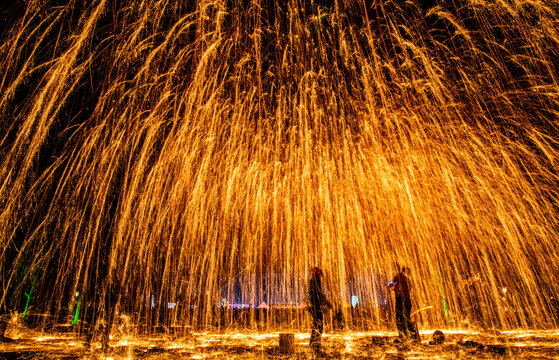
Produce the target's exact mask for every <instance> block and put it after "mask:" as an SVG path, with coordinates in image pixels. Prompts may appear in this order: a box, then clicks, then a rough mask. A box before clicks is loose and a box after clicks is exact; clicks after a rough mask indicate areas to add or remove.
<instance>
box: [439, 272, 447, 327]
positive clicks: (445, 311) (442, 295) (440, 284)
mask: <svg viewBox="0 0 559 360" xmlns="http://www.w3.org/2000/svg"><path fill="white" fill-rule="evenodd" d="M439 279H440V281H441V282H440V283H439V288H440V289H441V297H442V298H443V309H444V317H445V319H447V320H448V311H447V309H446V301H445V299H444V293H443V279H442V277H441V274H440V271H439Z"/></svg>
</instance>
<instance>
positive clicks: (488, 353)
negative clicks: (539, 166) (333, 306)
mask: <svg viewBox="0 0 559 360" xmlns="http://www.w3.org/2000/svg"><path fill="white" fill-rule="evenodd" d="M443 333H444V334H445V342H444V343H443V344H441V345H430V344H429V340H431V339H432V334H433V330H423V331H421V340H422V341H421V343H420V344H406V345H405V346H401V345H396V344H394V343H393V340H394V339H395V335H396V334H395V333H390V332H384V333H383V332H353V331H345V332H339V333H325V334H324V337H323V347H324V352H323V353H322V354H319V355H315V354H313V353H312V352H311V351H310V350H309V347H308V341H309V333H294V337H295V349H294V353H293V354H282V353H280V351H279V333H278V332H269V333H257V332H223V333H210V332H205V333H191V334H187V335H183V336H172V335H165V334H160V335H152V336H135V337H133V336H130V335H126V334H114V335H113V336H111V340H110V342H109V345H110V349H108V350H107V351H105V352H103V351H102V349H101V344H100V343H99V342H92V343H91V344H90V346H86V345H85V344H84V341H83V339H79V338H78V337H77V336H76V335H75V334H73V333H63V332H54V331H50V332H36V331H32V330H27V329H21V328H20V329H18V330H17V331H12V332H11V333H10V332H8V333H7V335H8V336H11V337H12V338H14V339H16V340H15V341H13V342H7V343H0V359H10V360H11V359H107V360H108V359H114V360H117V359H239V360H240V359H315V358H322V359H386V360H395V359H409V360H412V359H535V360H543V359H559V330H541V331H536V330H518V331H502V332H498V331H493V332H483V333H482V332H476V331H459V330H443Z"/></svg>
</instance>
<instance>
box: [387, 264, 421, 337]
mask: <svg viewBox="0 0 559 360" xmlns="http://www.w3.org/2000/svg"><path fill="white" fill-rule="evenodd" d="M409 275H410V269H409V268H408V267H404V268H403V269H402V271H400V272H399V273H398V274H397V275H396V276H395V277H394V279H393V280H392V282H391V283H390V287H391V288H392V290H394V294H395V295H396V304H395V312H396V326H397V327H398V336H399V338H400V340H404V339H407V338H408V337H410V336H414V337H415V336H416V332H417V330H416V329H415V326H414V324H413V323H412V322H411V318H410V313H411V296H410V287H411V286H410V280H409V278H408V276H409Z"/></svg>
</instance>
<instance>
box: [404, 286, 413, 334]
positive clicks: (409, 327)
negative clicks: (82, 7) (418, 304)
mask: <svg viewBox="0 0 559 360" xmlns="http://www.w3.org/2000/svg"><path fill="white" fill-rule="evenodd" d="M403 318H404V331H405V332H406V335H407V336H410V335H413V334H414V331H413V324H412V322H411V299H410V298H409V297H408V296H405V297H404V298H403Z"/></svg>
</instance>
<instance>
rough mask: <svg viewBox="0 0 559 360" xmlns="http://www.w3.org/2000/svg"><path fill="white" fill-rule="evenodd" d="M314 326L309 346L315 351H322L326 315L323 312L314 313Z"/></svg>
mask: <svg viewBox="0 0 559 360" xmlns="http://www.w3.org/2000/svg"><path fill="white" fill-rule="evenodd" d="M312 316H313V325H312V331H311V340H310V343H309V346H310V347H311V349H312V350H313V351H315V352H316V351H319V350H320V340H321V337H322V329H323V320H324V314H323V313H322V311H313V312H312Z"/></svg>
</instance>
